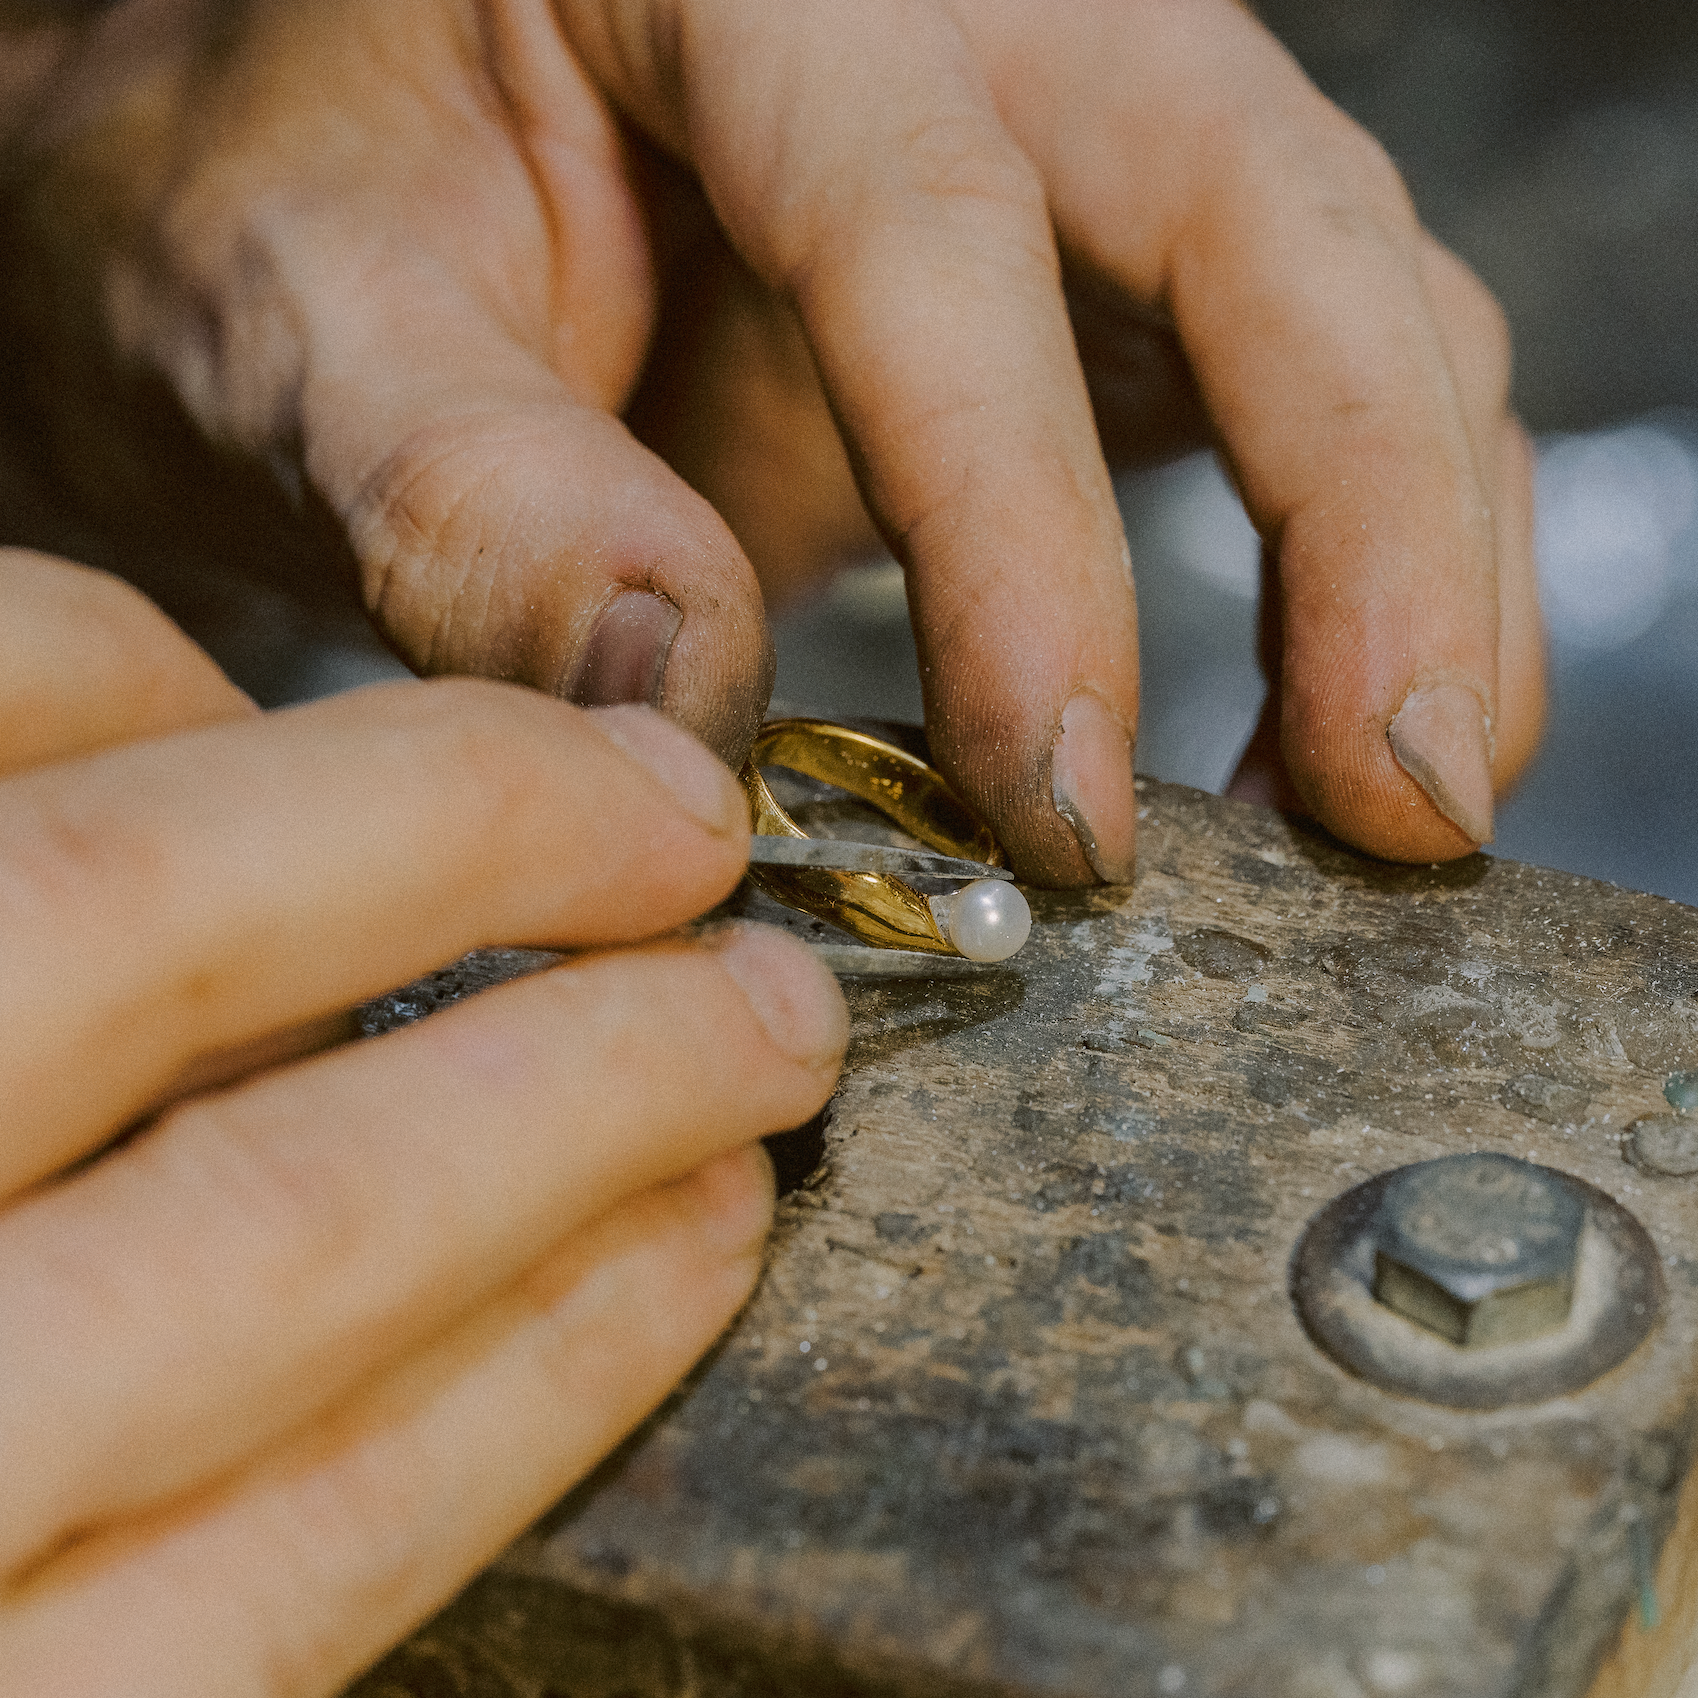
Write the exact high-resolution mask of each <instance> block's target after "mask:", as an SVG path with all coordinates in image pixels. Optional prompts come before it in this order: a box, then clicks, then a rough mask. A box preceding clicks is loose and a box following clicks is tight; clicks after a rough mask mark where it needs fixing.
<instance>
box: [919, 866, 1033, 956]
mask: <svg viewBox="0 0 1698 1698" xmlns="http://www.w3.org/2000/svg"><path fill="white" fill-rule="evenodd" d="M928 900H929V901H930V903H931V909H932V913H933V914H934V915H935V916H936V918H937V923H938V929H939V930H940V931H941V932H942V933H943V935H944V936H945V937H946V938H948V939H949V941H950V942H951V943H952V944H954V946H955V947H956V948H957V949H958V950H960V951H961V953H962V954H963V955H965V956H966V957H967V959H968V960H969V961H1006V960H1007V959H1008V958H1009V956H1011V955H1017V954H1018V953H1019V952H1020V949H1021V946H1022V945H1023V944H1024V943H1025V941H1026V939H1027V938H1028V937H1029V936H1030V935H1031V931H1032V910H1031V909H1030V908H1029V907H1028V906H1027V905H1026V898H1025V897H1024V896H1022V895H1021V894H1020V892H1019V891H1018V890H1016V889H1015V887H1014V886H1013V885H1011V884H1010V883H1009V882H1008V881H1007V880H1006V879H1000V878H981V879H975V880H974V881H973V883H972V884H969V885H967V886H965V887H964V888H963V889H961V890H958V891H956V892H955V893H954V894H953V895H951V896H933V897H930V898H929V899H928Z"/></svg>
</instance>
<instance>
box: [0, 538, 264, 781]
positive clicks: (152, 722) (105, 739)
mask: <svg viewBox="0 0 1698 1698" xmlns="http://www.w3.org/2000/svg"><path fill="white" fill-rule="evenodd" d="M0 606H4V608H5V610H6V614H5V618H4V619H0V777H4V776H5V775H6V774H7V773H12V772H22V771H23V770H24V769H25V768H26V767H32V766H43V765H45V764H46V763H47V762H49V761H60V760H70V759H71V758H73V757H74V756H77V755H84V754H89V753H92V752H93V751H94V750H96V749H106V748H111V747H113V746H114V745H116V744H119V743H131V742H136V741H139V740H140V739H142V738H144V737H157V736H158V735H160V733H162V732H165V731H177V730H183V729H186V728H187V727H189V726H194V725H211V724H215V723H216V722H218V721H219V720H225V719H239V718H243V717H246V716H249V715H252V714H254V713H256V712H257V711H258V710H257V709H256V708H255V707H254V705H253V703H252V702H251V701H249V700H248V698H247V697H246V696H245V695H243V693H242V692H241V691H240V690H238V689H237V688H236V686H235V685H234V684H232V683H231V682H230V681H229V679H227V678H226V677H225V676H224V674H223V673H222V672H220V671H219V670H218V668H217V666H215V665H214V664H213V662H212V659H211V657H210V656H209V655H207V654H205V653H204V652H203V651H202V650H201V649H199V648H198V647H196V645H195V644H194V643H192V642H190V641H189V639H188V638H187V637H186V636H184V634H183V633H182V632H181V631H180V630H178V628H177V627H176V626H175V625H173V624H172V623H171V621H170V620H169V619H167V618H166V617H165V615H164V614H163V613H161V612H160V611H159V609H158V608H156V607H155V606H154V605H153V603H152V602H150V601H149V600H148V599H147V598H146V597H145V596H143V595H142V594H141V593H140V592H139V591H138V590H134V589H131V588H130V586H129V585H128V584H126V583H123V582H122V581H121V580H119V579H117V578H114V577H111V576H110V575H109V574H107V573H105V572H96V571H93V570H91V569H90V568H88V567H86V566H74V565H72V564H71V562H70V561H68V560H55V559H53V558H52V557H51V556H49V555H45V554H34V553H30V552H29V551H27V550H24V549H15V548H7V549H0Z"/></svg>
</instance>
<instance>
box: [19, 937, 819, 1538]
mask: <svg viewBox="0 0 1698 1698" xmlns="http://www.w3.org/2000/svg"><path fill="white" fill-rule="evenodd" d="M847 1028H848V1020H847V1015H846V1013H845V1011H844V1006H843V1000H842V997H841V995H840V993H839V992H838V990H837V987H836V984H835V982H834V981H833V980H832V979H831V977H830V975H829V974H828V973H827V972H826V971H825V969H824V968H822V967H821V966H819V965H818V963H817V962H816V961H815V960H814V959H813V958H812V956H811V955H810V954H809V952H808V951H807V949H806V948H805V947H804V946H803V945H801V944H799V943H797V942H795V941H794V940H792V939H790V938H787V937H784V936H783V935H782V934H780V933H777V932H775V931H772V930H771V929H769V928H766V927H759V926H743V927H736V928H732V929H730V930H729V931H728V932H726V933H722V934H720V935H719V936H718V937H717V938H716V939H715V940H714V941H713V942H712V943H706V944H700V945H694V946H692V945H687V944H671V945H665V946H655V947H653V948H651V949H649V950H647V951H642V952H637V953H629V952H619V953H613V954H604V955H597V956H594V957H590V958H587V959H583V960H580V961H578V962H576V963H573V964H571V965H568V966H565V967H562V968H559V969H555V970H553V971H551V972H548V973H546V974H542V975H540V976H537V977H534V978H531V979H526V980H524V981H521V982H518V983H515V984H511V985H507V986H503V987H501V988H499V989H497V990H494V991H490V992H488V993H486V994H485V995H483V996H481V997H476V998H473V999H470V1000H468V1001H467V1002H465V1003H463V1004H461V1005H459V1006H457V1007H455V1008H453V1009H450V1010H447V1011H445V1012H444V1013H442V1014H441V1015H439V1016H437V1017H436V1018H434V1019H431V1020H427V1021H423V1022H420V1023H419V1024H417V1025H415V1026H411V1027H407V1028H404V1029H402V1030H400V1031H397V1032H394V1033H392V1034H389V1035H388V1036H386V1037H383V1038H380V1039H377V1040H375V1041H373V1042H370V1043H366V1044H358V1045H353V1046H351V1047H348V1048H344V1049H342V1050H339V1051H336V1052H334V1053H333V1054H331V1055H327V1056H322V1057H319V1058H317V1059H316V1060H314V1061H311V1062H307V1063H303V1064H301V1065H299V1066H297V1067H295V1068H293V1069H291V1070H289V1071H287V1072H283V1073H278V1074H272V1075H268V1076H266V1077H264V1078H262V1079H259V1080H256V1081H254V1082H253V1083H251V1084H249V1085H246V1086H244V1087H242V1088H240V1089H238V1090H235V1091H232V1092H227V1093H225V1094H223V1095H221V1096H219V1097H215V1098H211V1099H206V1100H203V1101H200V1102H197V1103H194V1104H190V1105H187V1106H185V1107H183V1108H180V1109H178V1110H176V1111H175V1112H174V1113H173V1114H172V1115H170V1116H169V1117H167V1119H166V1120H165V1121H163V1122H162V1123H161V1124H160V1125H159V1126H158V1127H157V1128H156V1129H155V1130H153V1131H151V1132H150V1133H148V1134H147V1135H145V1136H144V1137H142V1138H141V1139H139V1140H137V1141H136V1142H134V1143H133V1144H131V1145H129V1146H127V1147H126V1148H125V1149H124V1150H122V1151H120V1152H118V1153H116V1154H114V1155H113V1156H110V1157H108V1158H107V1159H106V1160H105V1161H103V1162H101V1163H99V1164H98V1165H97V1166H95V1167H94V1168H91V1169H89V1170H88V1171H86V1172H85V1173H83V1174H81V1175H80V1176H78V1177H76V1178H75V1179H73V1180H71V1181H69V1182H67V1183H66V1184H64V1185H62V1186H60V1187H58V1188H57V1189H55V1190H52V1191H50V1192H47V1193H45V1194H44V1195H42V1196H40V1197H38V1198H35V1199H33V1200H31V1201H28V1202H26V1203H24V1204H22V1205H21V1206H19V1207H17V1208H16V1209H14V1211H13V1213H12V1215H11V1217H10V1218H9V1219H8V1220H7V1221H6V1223H5V1226H4V1228H3V1230H0V1284H3V1286H4V1288H5V1289H6V1290H7V1292H8V1299H7V1304H6V1310H5V1313H4V1315H3V1316H0V1358H3V1359H4V1360H5V1361H6V1362H7V1364H8V1373H7V1376H6V1384H5V1385H4V1386H3V1387H0V1445H3V1448H4V1450H5V1453H6V1455H7V1457H8V1478H9V1480H10V1482H11V1484H10V1485H9V1487H8V1493H7V1516H6V1523H7V1532H6V1538H7V1539H8V1540H9V1541H10V1543H9V1545H8V1546H7V1547H6V1548H5V1549H4V1550H3V1551H0V1567H4V1566H6V1565H7V1564H8V1563H9V1564H10V1565H12V1566H14V1567H15V1566H16V1565H17V1563H18V1562H19V1561H20V1560H21V1559H23V1558H26V1557H27V1556H28V1554H29V1553H30V1552H31V1551H33V1550H35V1549H40V1548H48V1547H51V1546H53V1545H55V1544H56V1543H58V1542H59V1541H60V1540H62V1539H64V1538H66V1537H68V1536H70V1535H71V1534H72V1533H74V1532H76V1531H77V1530H79V1529H82V1528H86V1527H90V1526H94V1525H97V1524H100V1523H103V1522H107V1521H110V1520H113V1519H115V1518H121V1517H125V1516H129V1515H132V1514H134V1513H137V1512H138V1511H139V1510H141V1509H142V1508H144V1507H145V1506H147V1505H150V1504H155V1503H158V1502H161V1501H163V1500H164V1499H165V1498H168V1497H170V1496H173V1495H175V1494H177V1493H179V1492H182V1491H186V1490H188V1489H189V1488H190V1487H192V1486H193V1485H195V1484H196V1483H197V1482H198V1481H201V1480H203V1479H208V1478H212V1477H215V1476H216V1475H218V1474H221V1473H223V1472H224V1471H225V1470H226V1469H227V1468H229V1467H232V1466H234V1465H235V1464H236V1463H237V1462H239V1461H240V1460H241V1459H242V1458H243V1457H245V1456H248V1455H251V1454H252V1453H253V1452H254V1451H256V1450H257V1449H259V1448H261V1447H263V1446H264V1445H266V1444H268V1443H270V1442H271V1441H272V1440H273V1439H275V1438H278V1437H280V1436H281V1435H282V1434H284V1433H286V1432H288V1431H290V1430H291V1429H292V1428H294V1427H296V1426H298V1425H299V1424H300V1423H301V1422H303V1421H305V1420H306V1419H307V1418H308V1417H310V1416H311V1415H313V1414H314V1413H316V1412H318V1411H320V1410H323V1409H325V1408H327V1407H329V1406H330V1405H331V1404H333V1403H335V1402H337V1401H339V1400H340V1399H341V1398H342V1397H344V1396H347V1395H350V1394H351V1393H352V1392H353V1390H354V1388H355V1387H356V1386H357V1385H359V1384H360V1383H361V1382H363V1381H365V1380H367V1379H369V1378H370V1376H371V1375H372V1374H373V1373H374V1372H375V1371H377V1370H378V1369H379V1368H381V1367H383V1366H385V1365H388V1364H392V1363H395V1362H397V1361H399V1360H400V1359H401V1358H402V1357H404V1356H405V1355H406V1354H408V1353H410V1352H411V1351H412V1350H414V1349H416V1348H418V1347H420V1346H421V1345H422V1344H423V1343H424V1342H425V1341H426V1340H428V1339H429V1338H430V1337H432V1336H434V1335H435V1334H437V1333H439V1332H441V1331H442V1330H443V1329H444V1328H445V1327H447V1326H448V1325H449V1324H450V1323H452V1322H453V1321H454V1320H455V1319H456V1318H457V1317H459V1316H460V1315H462V1314H464V1313H466V1312H468V1311H469V1310H470V1309H472V1308H474V1307H475V1306H476V1305H478V1304H480V1303H482V1302H483V1301H484V1300H485V1299H487V1298H489V1297H491V1296H493V1295H494V1293H496V1292H497V1291H499V1290H500V1289H501V1288H502V1287H503V1286H504V1285H506V1284H507V1283H508V1282H509V1281H511V1280H512V1279H514V1278H516V1277H517V1276H518V1275H519V1274H520V1273H521V1272H522V1270H523V1269H524V1268H526V1267H528V1266H529V1265H531V1264H532V1263H533V1262H535V1261H536V1259H537V1258H538V1257H539V1256H541V1255H543V1254H544V1252H545V1251H546V1250H547V1248H548V1246H549V1245H550V1244H552V1243H555V1242H557V1241H559V1240H560V1239H561V1238H562V1237H564V1236H565V1235H567V1234H569V1233H571V1232H573V1231H574V1230H575V1229H576V1228H577V1227H579V1226H581V1225H584V1224H587V1223H588V1222H589V1221H590V1220H592V1219H594V1218H595V1217H597V1216H599V1215H601V1214H602V1213H604V1212H605V1211H606V1210H608V1209H609V1208H611V1207H613V1206H614V1205H615V1204H616V1203H617V1202H618V1201H619V1199H620V1198H621V1197H625V1196H628V1195H630V1194H632V1193H633V1192H635V1191H638V1190H641V1189H644V1188H646V1187H648V1186H650V1185H653V1184H656V1183H662V1182H665V1181H668V1180H671V1179H675V1178H678V1177H680V1176H681V1175H682V1174H684V1173H686V1172H688V1171H689V1170H690V1169H691V1168H692V1167H694V1166H696V1165H697V1164H698V1163H699V1162H701V1161H702V1160H704V1159H706V1158H707V1157H710V1156H712V1155H715V1154H717V1153H720V1152H722V1151H725V1150H729V1149H733V1148H735V1147H737V1146H738V1145H741V1144H746V1143H749V1142H751V1141H752V1140H754V1139H757V1138H759V1137H762V1136H764V1135H766V1134H767V1133H770V1132H773V1131H776V1130H780V1129H782V1128H784V1127H787V1126H794V1125H798V1124H800V1123H801V1122H803V1121H805V1120H807V1119H808V1118H809V1117H810V1116H811V1115H813V1114H814V1113H815V1112H817V1110H818V1109H819V1108H820V1106H821V1105H822V1104H823V1103H824V1101H825V1099H826V1097H827V1096H828V1095H829V1094H830V1091H831V1087H832V1084H833V1081H834V1079H835V1077H836V1071H837V1066H838V1063H839V1062H840V1060H841V1058H842V1053H843V1047H844V1044H845V1042H846V1041H847V1035H848V1030H847ZM660 1034H664V1040H662V1039H661V1038H660V1036H659V1035H660ZM355 1131H357V1133H358V1136H357V1137H351V1136H350V1133H351V1132H355Z"/></svg>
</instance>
